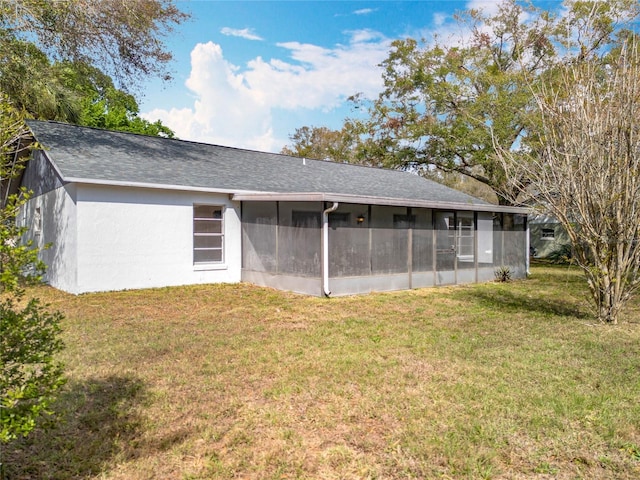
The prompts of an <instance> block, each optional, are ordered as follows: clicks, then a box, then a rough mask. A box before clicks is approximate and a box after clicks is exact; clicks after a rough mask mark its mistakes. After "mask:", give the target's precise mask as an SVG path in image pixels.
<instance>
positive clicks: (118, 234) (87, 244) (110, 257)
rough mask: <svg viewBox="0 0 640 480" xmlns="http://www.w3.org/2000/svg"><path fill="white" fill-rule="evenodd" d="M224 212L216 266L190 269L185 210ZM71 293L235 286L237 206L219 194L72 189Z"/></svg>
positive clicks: (190, 247)
mask: <svg viewBox="0 0 640 480" xmlns="http://www.w3.org/2000/svg"><path fill="white" fill-rule="evenodd" d="M194 204H207V205H220V206H223V207H224V213H223V215H224V223H223V225H224V262H223V263H222V264H209V265H204V266H203V265H194V263H193V205H194ZM77 214H78V218H77V223H78V291H79V292H93V291H108V290H124V289H135V288H149V287H163V286H169V285H188V284H199V283H219V282H239V281H240V275H241V251H240V237H241V228H240V204H239V203H234V202H231V201H230V200H229V196H228V195H225V194H207V193H197V192H180V191H172V190H156V189H145V188H126V187H106V186H95V185H87V184H79V185H78V212H77Z"/></svg>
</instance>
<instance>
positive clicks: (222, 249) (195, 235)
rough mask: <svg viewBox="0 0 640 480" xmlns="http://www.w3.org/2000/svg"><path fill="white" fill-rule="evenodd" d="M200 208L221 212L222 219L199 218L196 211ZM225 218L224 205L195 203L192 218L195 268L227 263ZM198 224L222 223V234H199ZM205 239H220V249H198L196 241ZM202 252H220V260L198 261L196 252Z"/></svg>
mask: <svg viewBox="0 0 640 480" xmlns="http://www.w3.org/2000/svg"><path fill="white" fill-rule="evenodd" d="M199 207H207V208H210V209H214V210H220V218H214V217H197V216H196V211H197V209H198V208H199ZM224 216H225V207H224V206H223V205H213V204H206V203H194V204H193V210H192V217H193V249H192V252H193V265H194V266H195V267H201V266H206V265H214V266H220V265H223V264H224V262H225V238H224V237H225V234H224V229H225V222H224ZM196 222H219V223H220V228H219V230H220V232H219V233H218V232H198V231H196V230H197V227H196V225H197V223H196ZM203 237H217V238H220V247H197V246H196V243H197V242H196V239H198V238H203ZM202 251H220V252H221V253H220V260H205V261H196V252H202Z"/></svg>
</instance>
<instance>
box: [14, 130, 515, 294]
mask: <svg viewBox="0 0 640 480" xmlns="http://www.w3.org/2000/svg"><path fill="white" fill-rule="evenodd" d="M29 126H30V128H31V129H32V131H33V134H34V136H35V138H36V140H37V141H38V142H39V143H40V144H42V145H43V147H44V149H43V150H40V151H37V152H35V154H34V157H33V159H32V160H30V161H29V162H28V164H27V167H26V169H25V171H24V174H23V176H22V180H21V181H22V185H23V186H26V187H27V188H29V189H31V190H33V192H34V195H33V197H32V199H30V200H29V202H28V204H27V206H26V208H25V209H24V211H23V213H22V215H21V218H20V221H22V222H24V224H26V225H28V226H30V230H29V236H30V237H31V238H32V239H33V240H34V241H35V242H36V243H37V244H38V245H39V246H44V245H46V244H51V247H50V248H49V249H46V250H44V251H43V253H42V258H43V260H44V261H45V263H46V264H47V265H48V272H47V276H46V281H47V282H49V283H50V284H51V285H52V286H54V287H56V288H60V289H62V290H65V291H68V292H72V293H83V292H92V291H105V290H122V289H133V288H148V287H162V286H169V285H185V284H199V283H218V282H239V281H247V282H252V283H255V284H259V285H264V286H270V287H275V288H280V289H285V290H291V291H296V292H301V293H307V294H311V295H345V294H353V293H365V292H370V291H383V290H398V289H407V288H417V287H425V286H434V285H448V284H458V283H469V282H478V281H487V280H491V279H493V277H494V271H495V269H496V268H497V267H501V266H508V267H509V268H510V270H511V271H512V274H513V276H515V277H523V276H525V275H526V269H527V265H526V264H527V258H528V256H527V251H528V245H527V243H528V237H527V222H526V210H524V209H519V208H513V207H500V206H497V205H491V204H488V203H486V202H483V201H481V200H479V199H475V198H473V197H470V196H468V195H465V194H463V193H461V192H457V191H455V190H452V189H449V188H447V187H444V186H442V185H439V184H437V183H434V182H431V181H428V180H426V179H423V178H420V177H418V176H416V175H413V174H411V173H406V172H399V171H393V170H383V169H375V168H369V167H362V166H355V165H348V164H339V163H334V162H325V161H317V160H308V159H300V158H295V157H289V156H285V155H277V154H270V153H263V152H254V151H248V150H242V149H234V148H228V147H220V146H215V145H207V144H202V143H196V142H185V141H180V140H170V139H163V138H158V137H146V136H141V135H134V134H128V133H122V132H108V131H104V130H98V129H91V128H84V127H77V126H71V125H66V124H61V123H56V122H35V121H31V122H29Z"/></svg>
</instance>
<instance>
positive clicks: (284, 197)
mask: <svg viewBox="0 0 640 480" xmlns="http://www.w3.org/2000/svg"><path fill="white" fill-rule="evenodd" d="M232 200H236V201H245V202H269V201H272V202H274V201H281V202H339V203H356V204H364V205H385V206H395V207H416V208H433V209H438V210H468V211H477V212H493V213H498V212H503V213H521V214H527V213H529V212H530V211H531V209H529V208H524V207H512V206H505V205H494V204H490V203H461V202H445V201H435V200H418V199H411V198H389V197H376V196H361V195H349V194H343V193H323V192H300V193H295V192H292V193H278V192H258V193H235V194H234V195H233V197H232Z"/></svg>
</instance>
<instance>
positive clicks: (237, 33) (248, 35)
mask: <svg viewBox="0 0 640 480" xmlns="http://www.w3.org/2000/svg"><path fill="white" fill-rule="evenodd" d="M220 33H222V34H223V35H227V36H229V37H240V38H244V39H246V40H262V39H263V38H262V37H260V36H259V35H256V34H255V33H253V30H252V29H250V28H243V29H237V28H229V27H223V28H222V29H221V30H220Z"/></svg>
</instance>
